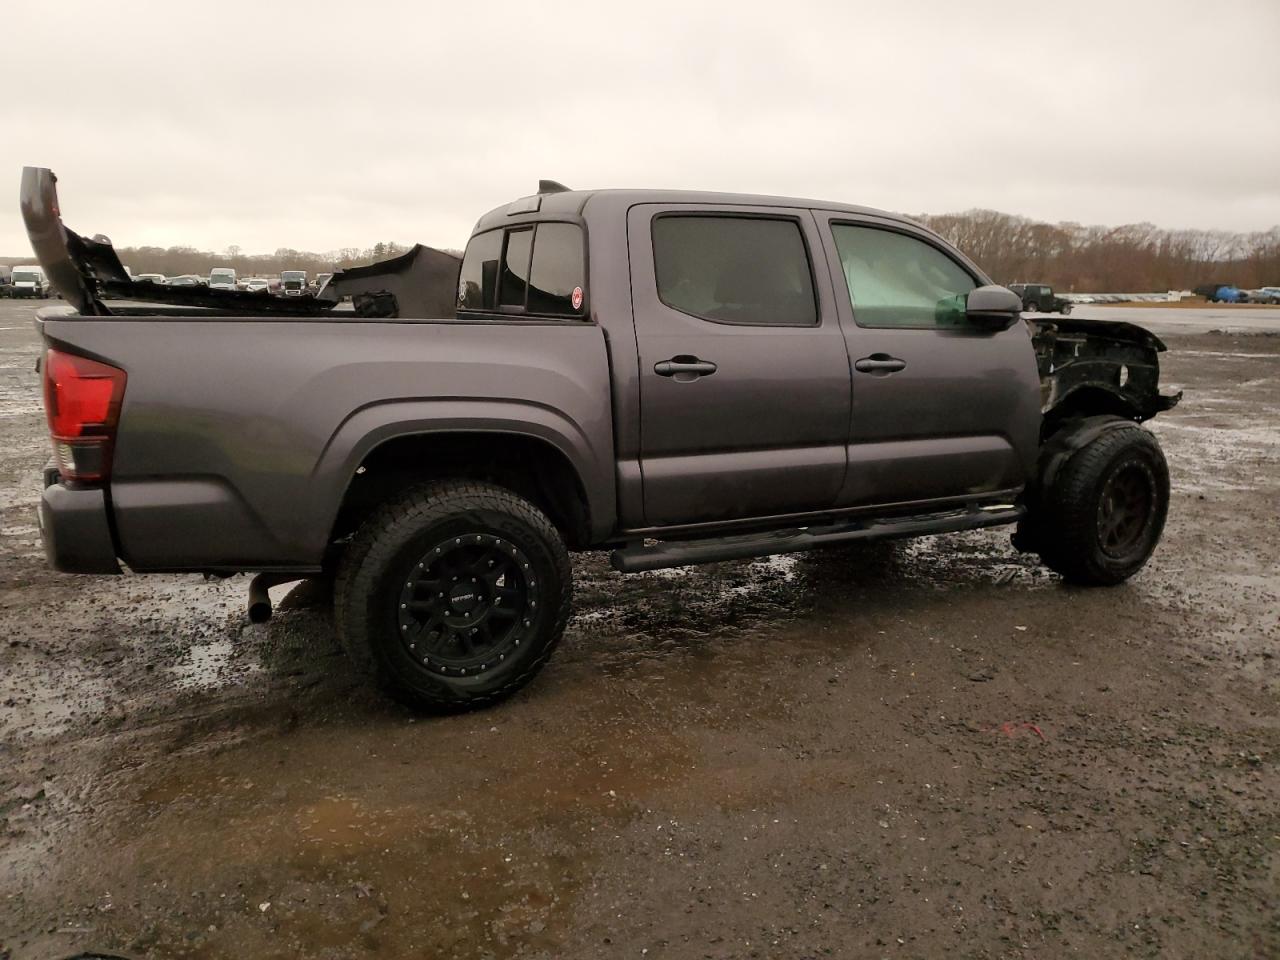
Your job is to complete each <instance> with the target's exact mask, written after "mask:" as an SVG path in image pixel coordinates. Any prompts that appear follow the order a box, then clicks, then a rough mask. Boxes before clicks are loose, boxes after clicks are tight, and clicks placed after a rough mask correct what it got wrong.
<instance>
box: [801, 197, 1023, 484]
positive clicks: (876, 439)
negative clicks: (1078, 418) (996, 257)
mask: <svg viewBox="0 0 1280 960" xmlns="http://www.w3.org/2000/svg"><path fill="white" fill-rule="evenodd" d="M819 219H820V220H821V221H822V222H823V225H824V231H823V240H824V242H825V244H826V248H827V254H828V260H829V263H830V265H831V270H832V273H833V275H834V277H835V285H836V287H837V288H838V290H839V291H840V293H839V296H838V297H837V300H838V303H839V309H840V311H841V315H842V319H843V321H844V323H845V330H846V334H847V338H848V345H849V356H850V359H851V361H852V365H853V419H852V426H851V429H850V434H849V471H848V474H847V477H846V481H845V484H844V487H843V489H842V490H841V492H840V496H839V502H840V505H841V506H860V505H865V504H894V503H914V502H920V501H928V500H935V499H940V498H951V497H971V496H974V495H980V494H983V493H989V492H993V491H997V490H1008V489H1011V488H1015V487H1019V486H1021V485H1022V483H1023V482H1024V480H1025V477H1026V475H1027V472H1028V471H1029V470H1030V468H1031V466H1032V464H1033V462H1034V459H1035V455H1036V448H1037V443H1038V432H1039V424H1040V382H1039V377H1038V374H1037V372H1036V360H1035V352H1034V350H1033V348H1032V345H1031V337H1030V333H1029V331H1028V329H1027V326H1026V324H1024V323H1022V322H1016V323H1014V324H1013V325H1012V326H1010V327H1009V328H1007V329H1005V330H999V331H993V330H989V329H980V328H977V327H974V326H971V325H969V324H968V323H967V322H966V321H965V315H964V304H965V297H966V295H967V294H968V293H969V291H971V290H973V289H974V288H975V287H978V286H980V285H981V284H982V283H984V282H985V281H984V280H982V279H981V278H980V277H979V276H978V274H977V273H976V272H975V271H974V270H973V269H972V268H971V267H970V266H969V265H968V264H966V263H964V262H963V261H962V260H961V258H958V257H957V256H955V255H954V254H953V252H952V251H949V250H947V249H946V248H945V247H944V246H943V245H942V244H940V243H939V242H938V241H937V240H936V239H935V238H933V237H931V236H930V235H929V234H928V233H926V232H924V231H918V230H915V229H913V228H911V227H909V226H906V225H903V224H900V223H897V222H888V221H880V220H877V219H876V218H871V217H855V216H850V215H847V214H820V215H819ZM1027 294H1028V296H1030V294H1031V289H1030V288H1028V291H1027Z"/></svg>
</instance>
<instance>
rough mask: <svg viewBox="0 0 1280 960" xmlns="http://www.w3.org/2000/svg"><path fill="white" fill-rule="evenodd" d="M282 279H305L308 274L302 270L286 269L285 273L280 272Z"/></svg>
mask: <svg viewBox="0 0 1280 960" xmlns="http://www.w3.org/2000/svg"><path fill="white" fill-rule="evenodd" d="M280 279H281V280H305V279H307V275H306V274H305V273H303V272H302V271H301V270H286V271H285V272H284V273H282V274H280Z"/></svg>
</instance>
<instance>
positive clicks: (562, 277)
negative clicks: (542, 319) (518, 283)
mask: <svg viewBox="0 0 1280 960" xmlns="http://www.w3.org/2000/svg"><path fill="white" fill-rule="evenodd" d="M582 266H583V264H582V229H581V228H580V227H578V226H576V225H575V224H572V223H540V224H538V232H537V235H536V236H535V237H534V241H533V264H532V266H531V267H530V268H529V303H528V310H529V312H530V313H544V314H545V313H549V314H553V315H555V316H564V317H569V316H575V315H577V314H579V313H581V312H582V300H581V292H579V300H578V306H577V308H576V309H575V308H574V306H573V290H574V288H575V287H577V288H578V289H579V291H581V288H582V287H583V286H585V283H586V278H585V277H584V276H583V269H582Z"/></svg>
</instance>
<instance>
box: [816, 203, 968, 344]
mask: <svg viewBox="0 0 1280 960" xmlns="http://www.w3.org/2000/svg"><path fill="white" fill-rule="evenodd" d="M831 230H832V234H833V236H834V238H835V242H836V250H837V251H838V252H839V254H840V266H841V267H842V268H843V271H844V278H845V282H846V284H847V286H848V290H849V300H850V302H851V305H852V307H853V318H854V321H855V322H856V323H857V324H858V326H860V327H906V328H919V329H929V328H936V327H954V326H959V325H961V324H962V323H963V322H964V317H965V313H964V308H965V298H966V296H967V295H968V293H969V291H971V290H973V289H974V288H975V287H976V286H977V285H978V284H977V281H976V280H975V279H974V278H973V277H972V276H971V275H970V274H969V272H968V271H967V270H965V269H964V268H963V267H961V266H960V264H958V263H956V261H954V260H952V259H951V258H950V257H949V256H947V255H946V254H945V253H943V252H942V251H941V250H939V249H938V248H937V247H935V246H932V245H931V244H928V243H925V242H924V241H923V240H919V239H917V238H916V237H912V236H908V235H907V234H904V233H898V232H896V231H893V230H883V229H880V228H877V227H866V226H861V225H854V224H847V223H837V224H833V225H832V227H831Z"/></svg>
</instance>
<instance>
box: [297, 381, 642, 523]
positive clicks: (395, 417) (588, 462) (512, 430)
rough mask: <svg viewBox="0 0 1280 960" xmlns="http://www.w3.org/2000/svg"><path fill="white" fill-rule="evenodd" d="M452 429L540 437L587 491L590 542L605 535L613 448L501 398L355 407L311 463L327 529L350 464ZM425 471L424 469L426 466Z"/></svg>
mask: <svg viewBox="0 0 1280 960" xmlns="http://www.w3.org/2000/svg"><path fill="white" fill-rule="evenodd" d="M450 433H477V434H491V435H492V436H493V440H494V443H495V444H498V443H500V442H501V439H502V437H503V436H516V437H522V438H530V439H535V440H540V441H542V442H544V443H547V444H549V445H550V446H551V447H553V448H554V449H555V450H557V451H558V452H559V453H560V454H562V455H563V456H564V458H565V459H566V460H567V461H568V463H569V465H570V466H571V467H572V468H573V470H574V472H575V473H576V474H577V477H578V481H579V484H580V486H581V489H582V491H583V492H584V494H585V497H586V507H587V513H588V516H589V517H590V524H591V527H590V536H591V539H592V540H593V541H598V540H603V539H605V538H606V537H607V536H608V535H609V533H610V532H611V531H612V530H613V528H614V526H615V521H616V513H617V510H616V503H615V499H614V478H613V465H612V463H611V454H610V452H609V451H599V450H596V449H595V448H594V447H593V445H592V443H591V439H590V437H588V436H587V434H586V433H585V431H583V430H582V428H581V427H580V426H579V425H578V424H576V423H574V422H573V421H572V420H570V419H569V418H568V417H566V416H564V415H563V414H562V413H560V412H558V411H556V410H553V409H551V408H549V407H544V406H540V405H535V404H530V403H524V402H520V401H514V400H513V401H506V400H496V399H488V400H465V399H441V400H414V401H397V402H390V403H384V404H375V405H373V406H369V407H365V408H364V409H362V410H359V411H357V412H356V413H354V414H353V415H352V416H351V417H349V418H348V419H347V420H346V421H345V422H344V423H343V424H342V426H341V427H339V428H338V430H337V431H336V432H335V433H334V435H333V437H332V439H331V440H330V441H329V443H328V445H327V446H326V448H325V451H324V453H323V455H322V456H321V458H320V460H319V462H318V463H317V465H316V470H315V474H314V477H313V479H314V483H313V485H312V488H313V489H314V490H316V491H317V496H319V497H320V498H321V502H320V504H318V505H317V506H318V510H317V512H318V513H321V514H322V515H323V516H324V517H325V519H326V521H327V522H325V523H324V524H323V529H325V530H329V529H332V528H333V525H334V522H335V521H336V519H337V515H338V510H339V508H340V506H341V504H342V501H343V498H344V496H345V494H346V491H347V488H348V487H349V486H350V484H351V481H352V479H353V478H354V477H355V475H356V470H357V469H359V467H360V465H361V464H362V463H364V461H365V460H366V459H367V458H368V457H369V455H370V454H371V453H373V451H374V450H376V449H377V448H378V447H380V446H382V445H383V444H385V443H387V442H388V441H391V440H396V439H400V438H404V437H417V436H424V435H425V436H430V435H441V434H450ZM424 472H425V471H424Z"/></svg>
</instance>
